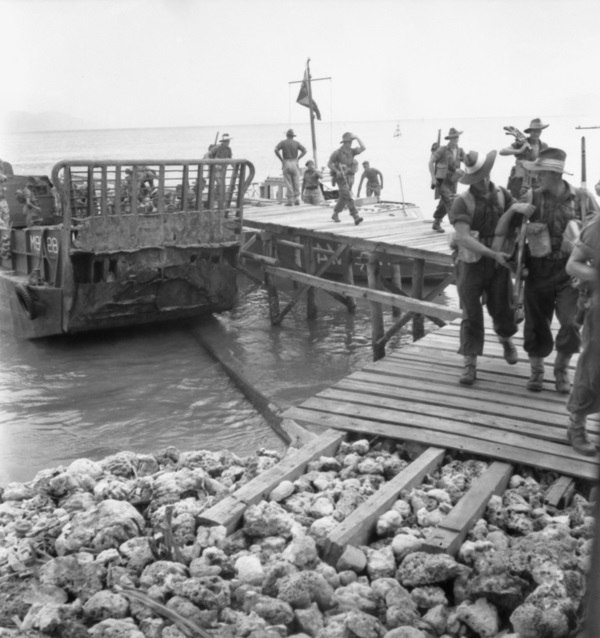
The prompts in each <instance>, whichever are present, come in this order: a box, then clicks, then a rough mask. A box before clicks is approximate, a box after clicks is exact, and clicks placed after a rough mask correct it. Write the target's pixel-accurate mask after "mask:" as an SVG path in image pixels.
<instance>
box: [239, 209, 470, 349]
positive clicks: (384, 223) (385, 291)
mask: <svg viewBox="0 0 600 638" xmlns="http://www.w3.org/2000/svg"><path fill="white" fill-rule="evenodd" d="M411 207H412V208H411ZM411 211H416V212H417V213H418V209H416V207H414V206H413V205H411V204H402V203H399V204H392V203H390V205H389V206H386V205H385V203H384V205H383V206H380V207H378V208H375V207H370V208H369V207H365V208H363V209H361V215H362V216H363V219H364V221H363V223H362V224H360V225H359V226H355V225H354V223H353V221H352V218H351V217H350V216H349V215H348V213H347V212H345V211H344V212H343V213H342V214H341V219H342V221H341V222H340V223H336V222H334V221H332V219H331V213H332V209H331V208H330V207H329V206H326V205H322V206H310V205H305V204H303V205H300V206H293V207H287V206H284V205H277V204H273V205H266V206H265V205H263V206H260V205H255V206H252V205H249V206H246V207H245V208H244V222H243V234H244V243H243V245H242V251H241V257H242V261H244V260H251V261H252V262H254V263H257V264H259V265H260V266H261V268H262V275H263V278H264V283H265V286H266V289H267V293H268V296H269V313H270V319H271V323H272V324H273V325H278V324H279V323H281V322H282V321H283V319H284V317H285V315H286V314H287V313H288V312H289V311H290V310H291V308H293V306H294V305H295V304H296V303H297V301H298V300H299V299H300V298H301V296H302V295H304V294H306V307H307V318H309V319H312V318H314V317H315V316H316V313H317V308H316V304H315V290H316V289H320V290H324V291H325V292H327V293H328V294H330V295H331V296H332V297H334V298H335V299H336V300H337V301H339V302H340V303H343V304H344V305H345V306H346V307H347V308H348V311H349V312H352V311H353V310H354V308H355V306H356V299H366V300H368V301H369V302H370V305H371V319H372V348H373V358H374V359H375V360H377V359H380V358H381V357H383V356H384V355H385V345H386V343H387V342H388V341H389V339H390V338H391V337H392V336H393V335H394V334H396V333H397V332H398V331H399V330H400V329H401V328H402V327H404V326H405V325H406V324H408V323H409V322H411V321H412V334H413V340H417V339H420V338H421V337H423V336H424V334H425V330H424V318H425V317H427V318H429V319H431V320H432V321H433V322H434V323H435V324H436V325H438V326H443V325H445V323H446V322H447V321H452V320H453V319H456V318H458V317H460V316H461V313H460V311H459V310H457V309H455V308H450V307H448V306H445V305H442V304H439V303H435V302H434V301H433V300H434V299H436V297H438V295H439V294H440V293H442V292H443V290H444V289H445V288H446V287H447V286H448V285H450V284H452V283H454V274H453V263H452V257H451V251H450V248H449V245H448V236H447V235H440V234H439V233H436V232H432V231H431V228H430V225H429V223H428V222H426V221H425V220H423V219H422V218H421V216H420V213H418V214H411ZM242 268H243V266H242ZM278 278H279V279H285V280H288V281H292V282H294V286H295V290H294V292H293V295H292V298H291V300H290V301H289V302H288V303H287V304H286V305H285V306H284V307H283V308H281V307H280V301H279V293H278V290H277V286H276V281H277V279H278ZM408 280H409V287H408V289H405V287H406V284H403V282H406V281H408ZM426 280H427V281H433V282H434V285H433V287H432V288H431V289H430V290H429V291H428V292H427V293H426V292H425V282H426ZM298 285H299V286H298ZM386 306H387V307H391V308H392V317H393V322H392V325H391V326H390V327H388V328H387V329H386V328H385V326H384V307H386ZM401 313H403V314H402V315H401Z"/></svg>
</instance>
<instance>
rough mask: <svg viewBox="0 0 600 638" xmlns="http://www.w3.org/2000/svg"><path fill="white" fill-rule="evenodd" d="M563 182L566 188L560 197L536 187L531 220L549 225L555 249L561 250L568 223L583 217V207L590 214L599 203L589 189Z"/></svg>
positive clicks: (595, 209)
mask: <svg viewBox="0 0 600 638" xmlns="http://www.w3.org/2000/svg"><path fill="white" fill-rule="evenodd" d="M563 183H564V184H565V186H566V188H565V190H564V192H563V193H562V194H561V195H559V196H558V197H555V196H554V195H552V194H551V193H549V192H547V191H543V190H542V189H541V188H536V189H535V190H534V191H533V193H532V203H533V205H534V206H535V210H534V212H533V214H532V215H531V217H530V219H529V221H532V222H543V223H545V224H547V225H548V230H549V232H550V239H551V242H552V250H553V251H554V250H560V246H561V244H562V237H563V233H564V232H565V229H566V227H567V224H568V223H569V222H570V221H571V220H573V219H581V209H582V208H584V209H585V211H586V214H587V215H588V216H589V215H590V214H592V215H593V214H594V213H595V212H596V211H598V204H597V203H596V200H595V199H594V198H593V197H592V195H591V194H590V193H589V192H588V191H586V190H584V189H581V188H576V187H575V186H572V185H571V184H569V183H568V182H566V181H564V180H563ZM583 221H585V219H584V220H583Z"/></svg>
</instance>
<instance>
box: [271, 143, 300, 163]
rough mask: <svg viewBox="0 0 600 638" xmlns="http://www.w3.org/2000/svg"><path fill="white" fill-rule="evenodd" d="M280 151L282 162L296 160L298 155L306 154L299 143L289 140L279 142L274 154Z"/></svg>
mask: <svg viewBox="0 0 600 638" xmlns="http://www.w3.org/2000/svg"><path fill="white" fill-rule="evenodd" d="M277 151H281V156H282V157H283V159H284V160H286V159H288V160H289V159H291V160H294V159H298V155H299V154H300V153H306V149H305V148H304V146H302V144H300V142H297V141H296V140H290V139H288V138H286V139H285V140H281V142H279V144H277V146H276V147H275V152H277Z"/></svg>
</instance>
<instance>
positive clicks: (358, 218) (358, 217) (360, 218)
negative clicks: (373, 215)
mask: <svg viewBox="0 0 600 638" xmlns="http://www.w3.org/2000/svg"><path fill="white" fill-rule="evenodd" d="M352 217H354V225H355V226H358V225H359V224H360V222H362V221H363V218H362V217H361V216H360V215H359V214H358V213H357V214H356V215H352Z"/></svg>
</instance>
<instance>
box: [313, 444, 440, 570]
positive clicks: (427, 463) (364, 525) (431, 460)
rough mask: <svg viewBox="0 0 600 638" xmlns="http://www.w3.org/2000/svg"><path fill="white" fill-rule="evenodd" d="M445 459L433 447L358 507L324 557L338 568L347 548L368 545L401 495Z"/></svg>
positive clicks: (332, 536) (331, 536) (335, 534)
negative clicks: (379, 519)
mask: <svg viewBox="0 0 600 638" xmlns="http://www.w3.org/2000/svg"><path fill="white" fill-rule="evenodd" d="M443 458H444V450H443V449H440V448H435V447H430V448H428V449H427V450H425V451H424V452H423V453H422V454H421V455H420V456H419V457H418V458H416V459H415V460H414V461H413V462H412V463H411V464H410V465H409V466H408V467H406V468H404V469H403V470H402V471H401V472H399V473H398V474H397V475H396V476H394V478H393V479H392V480H391V481H389V482H388V483H386V484H385V485H384V486H383V487H381V488H380V489H379V490H377V492H375V494H373V495H372V496H371V497H370V498H369V499H367V500H366V501H365V502H364V503H362V504H361V505H360V506H359V507H357V508H356V509H355V510H354V511H353V512H352V513H351V514H350V516H348V517H347V518H346V519H345V520H344V521H342V522H341V523H340V524H339V525H338V526H337V527H336V528H335V529H334V530H333V531H332V532H330V533H329V534H328V536H327V538H326V539H325V544H324V557H325V560H326V561H327V562H328V563H330V564H331V565H333V566H335V564H336V563H337V561H338V559H339V557H340V556H341V555H342V552H343V551H344V547H345V546H346V545H365V544H366V543H368V542H369V539H370V537H371V535H372V533H373V529H374V528H375V524H376V523H377V519H378V518H379V517H380V516H381V515H382V514H383V513H384V512H387V511H388V510H389V509H390V507H391V506H392V504H393V503H394V501H396V499H397V498H398V494H399V493H400V492H401V491H402V490H404V489H410V488H411V487H413V486H415V485H419V484H420V483H421V481H422V480H423V477H424V476H425V475H426V474H428V473H429V472H431V471H432V470H433V469H435V468H436V467H437V466H438V465H439V464H440V463H441V462H442V459H443Z"/></svg>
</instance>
